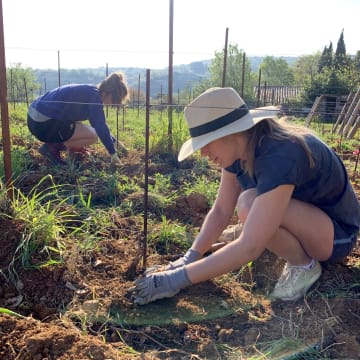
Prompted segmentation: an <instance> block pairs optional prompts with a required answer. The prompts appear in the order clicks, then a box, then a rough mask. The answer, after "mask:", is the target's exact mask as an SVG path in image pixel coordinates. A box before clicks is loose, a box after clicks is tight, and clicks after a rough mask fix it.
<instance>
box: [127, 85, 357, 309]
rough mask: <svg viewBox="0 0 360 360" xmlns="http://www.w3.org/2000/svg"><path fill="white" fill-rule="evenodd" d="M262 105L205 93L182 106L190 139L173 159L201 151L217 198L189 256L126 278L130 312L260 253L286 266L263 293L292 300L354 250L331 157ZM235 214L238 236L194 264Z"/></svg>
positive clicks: (350, 209)
mask: <svg viewBox="0 0 360 360" xmlns="http://www.w3.org/2000/svg"><path fill="white" fill-rule="evenodd" d="M275 116H276V113H275V111H274V109H272V108H261V109H258V110H254V111H252V110H250V111H249V110H248V108H247V106H246V104H245V103H244V101H243V100H242V98H241V97H240V96H239V95H238V94H237V93H236V91H235V90H234V89H232V88H211V89H209V90H207V91H205V92H204V93H203V94H201V95H200V96H199V97H198V98H196V99H195V100H194V101H193V102H192V103H191V104H190V105H188V106H187V107H186V109H185V117H186V120H187V123H188V126H189V131H190V135H191V139H189V140H188V141H186V142H185V143H184V144H183V146H182V147H181V149H180V153H179V161H181V160H183V159H185V158H186V157H188V156H189V155H191V154H192V153H193V152H194V151H196V150H199V149H200V151H201V155H202V156H206V157H208V158H209V159H210V160H212V161H214V162H215V163H217V164H218V165H219V166H220V167H221V168H222V175H221V182H220V188H219V191H218V195H217V199H216V201H215V203H214V205H213V207H212V209H211V210H210V212H209V213H208V214H207V216H206V218H205V220H204V223H203V226H202V227H201V230H200V232H199V234H198V236H197V237H196V239H195V241H194V243H193V244H192V246H191V249H190V250H188V252H187V253H186V254H185V255H184V256H183V257H181V258H179V259H178V260H176V261H175V262H172V263H170V264H168V265H167V266H165V267H163V268H162V270H160V271H158V270H157V271H155V270H154V269H150V270H148V271H146V272H145V275H144V276H141V277H140V278H138V279H137V280H136V281H135V287H134V302H135V303H136V304H139V305H144V304H147V303H149V302H151V301H154V300H157V299H161V298H165V297H171V296H173V295H175V294H177V293H178V292H179V291H180V290H181V289H183V288H185V287H187V286H189V285H192V284H196V283H199V282H201V281H205V280H208V279H211V278H214V277H216V276H219V275H221V274H224V273H227V272H229V271H232V270H236V269H238V268H239V267H240V266H242V265H244V264H247V263H248V262H249V261H253V260H255V259H256V258H258V257H259V256H260V255H261V254H262V252H263V251H264V250H265V249H268V250H269V251H271V252H273V253H274V254H276V255H277V256H278V257H281V258H283V259H285V260H286V265H285V267H284V269H283V272H282V274H281V276H280V278H279V280H278V282H277V284H276V285H275V288H274V290H273V292H272V294H271V297H272V298H274V299H281V300H297V299H299V298H302V297H303V296H304V295H305V293H306V292H307V290H308V289H309V288H310V287H311V286H312V285H313V284H314V283H315V282H316V281H317V280H318V279H319V277H320V275H321V265H320V262H336V261H338V260H340V259H342V258H344V257H346V256H347V255H348V254H349V253H350V252H351V250H352V249H353V247H354V246H355V243H356V239H357V233H358V231H359V227H360V206H359V201H358V199H357V197H356V195H355V192H354V190H353V188H352V186H351V183H350V181H349V178H348V175H347V173H346V170H345V167H344V165H343V163H342V162H341V160H340V159H339V158H338V157H337V155H336V154H335V153H334V152H333V151H332V150H331V149H330V148H329V147H328V146H327V145H326V144H325V143H323V142H322V141H321V140H320V139H318V138H317V137H316V136H314V135H313V134H311V133H310V132H309V131H308V130H307V129H302V128H295V127H293V126H290V125H287V124H281V123H280V122H279V121H277V120H276V119H274V118H275ZM234 209H236V211H237V215H238V217H239V221H240V222H241V223H242V224H243V228H242V232H241V234H240V235H239V237H238V238H236V239H235V240H234V241H232V242H229V243H228V244H227V245H225V246H224V247H222V248H221V249H220V250H217V251H216V252H214V253H213V254H212V255H211V256H208V257H203V255H204V254H205V253H206V252H207V251H208V250H209V248H210V247H211V245H212V244H213V243H214V242H215V241H216V240H217V239H218V237H219V236H220V235H221V233H222V231H223V230H224V229H225V227H226V226H227V225H228V222H229V219H230V217H231V216H232V215H233V213H234Z"/></svg>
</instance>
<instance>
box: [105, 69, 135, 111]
mask: <svg viewBox="0 0 360 360" xmlns="http://www.w3.org/2000/svg"><path fill="white" fill-rule="evenodd" d="M98 89H99V91H100V94H111V96H112V99H113V102H116V103H118V104H122V103H123V102H125V101H126V100H128V99H129V91H128V87H127V84H126V81H125V76H124V74H123V73H122V72H121V71H119V72H114V73H112V74H110V75H109V76H107V77H106V79H104V80H103V81H101V83H100V84H98Z"/></svg>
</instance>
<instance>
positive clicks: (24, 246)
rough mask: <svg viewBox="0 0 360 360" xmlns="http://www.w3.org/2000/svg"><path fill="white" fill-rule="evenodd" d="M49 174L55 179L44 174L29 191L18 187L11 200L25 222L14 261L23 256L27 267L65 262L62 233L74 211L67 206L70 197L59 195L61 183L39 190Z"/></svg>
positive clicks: (15, 216)
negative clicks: (69, 210) (70, 210)
mask: <svg viewBox="0 0 360 360" xmlns="http://www.w3.org/2000/svg"><path fill="white" fill-rule="evenodd" d="M48 178H50V179H51V180H52V177H51V175H48V176H45V177H43V178H42V179H41V180H40V182H39V183H38V184H37V185H36V186H35V187H34V188H33V189H32V190H31V191H30V193H29V194H27V195H25V194H23V193H22V192H21V190H19V189H14V198H13V200H12V202H11V206H12V209H13V218H14V219H17V220H20V221H22V222H23V223H24V224H25V226H24V231H23V233H22V235H21V239H20V242H19V245H18V247H17V249H16V251H15V255H14V259H13V261H12V265H14V263H15V260H17V259H20V261H21V264H22V266H23V267H24V268H38V267H44V266H49V265H53V264H57V263H59V262H62V258H61V255H62V252H63V250H64V249H65V247H64V244H63V243H62V241H61V235H63V234H65V232H66V224H67V223H70V221H71V220H72V219H71V218H72V215H71V214H70V213H69V212H68V210H67V207H66V206H65V204H66V201H67V199H66V198H63V199H61V197H60V195H59V189H60V187H59V185H55V184H53V185H52V186H50V187H48V188H46V189H45V190H38V189H39V188H40V187H41V184H42V183H43V182H44V181H45V180H47V179H48ZM35 254H36V256H37V258H36V259H35V257H34V255H35ZM39 255H40V257H39Z"/></svg>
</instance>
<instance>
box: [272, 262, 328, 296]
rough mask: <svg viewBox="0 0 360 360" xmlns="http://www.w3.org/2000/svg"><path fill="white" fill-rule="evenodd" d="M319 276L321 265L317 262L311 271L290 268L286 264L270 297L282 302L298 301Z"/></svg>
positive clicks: (295, 267) (296, 267)
mask: <svg viewBox="0 0 360 360" xmlns="http://www.w3.org/2000/svg"><path fill="white" fill-rule="evenodd" d="M320 275H321V265H320V263H319V262H318V261H316V262H315V265H314V266H313V267H312V268H311V269H304V268H302V267H299V266H290V265H289V264H288V263H287V264H286V265H285V267H284V269H283V272H282V274H281V276H280V278H279V280H278V282H277V283H276V285H275V288H274V290H273V292H272V293H271V294H270V297H271V298H273V299H280V300H284V301H290V300H298V299H300V298H301V297H303V296H304V295H305V294H306V292H307V291H308V290H309V289H310V287H311V286H312V285H313V284H314V283H315V282H316V281H317V280H318V279H319V277H320Z"/></svg>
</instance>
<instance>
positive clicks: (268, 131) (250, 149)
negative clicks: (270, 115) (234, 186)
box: [243, 119, 315, 175]
mask: <svg viewBox="0 0 360 360" xmlns="http://www.w3.org/2000/svg"><path fill="white" fill-rule="evenodd" d="M310 133H312V132H311V131H310V130H309V129H307V128H304V127H301V126H296V125H291V124H289V123H286V122H285V120H284V119H281V120H278V121H277V120H274V119H264V120H262V121H260V122H258V123H257V124H256V125H255V126H254V127H252V128H250V129H249V130H246V131H245V132H244V134H245V135H246V136H247V137H248V143H247V154H248V156H247V158H248V160H247V161H246V162H245V163H244V164H243V165H244V167H245V169H246V171H247V172H248V173H249V174H250V175H253V172H254V155H255V148H256V146H257V144H259V145H260V144H261V142H262V140H263V139H264V137H265V136H268V137H269V138H272V139H275V140H286V139H294V140H295V141H296V142H297V143H299V144H300V145H301V147H302V148H303V149H304V151H305V153H306V155H307V157H308V160H309V166H310V167H313V166H314V165H315V162H314V158H313V156H312V153H311V149H310V148H309V146H308V144H307V143H306V141H305V138H304V136H305V135H306V134H310Z"/></svg>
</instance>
